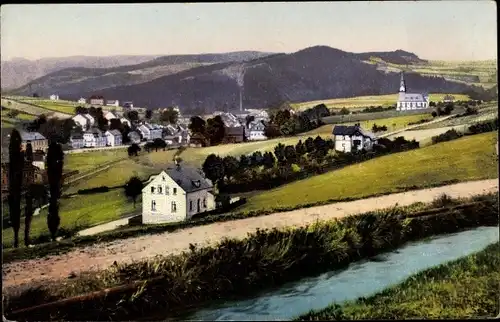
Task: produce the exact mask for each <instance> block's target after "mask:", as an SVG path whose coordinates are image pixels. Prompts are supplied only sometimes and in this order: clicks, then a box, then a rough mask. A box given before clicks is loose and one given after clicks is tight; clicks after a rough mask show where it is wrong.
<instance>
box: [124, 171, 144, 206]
mask: <svg viewBox="0 0 500 322" xmlns="http://www.w3.org/2000/svg"><path fill="white" fill-rule="evenodd" d="M142 188H143V185H142V181H141V179H139V178H138V177H135V176H134V177H132V178H130V179H129V180H128V181H127V183H126V184H125V196H127V197H128V198H131V199H132V201H133V202H134V208H135V206H136V201H137V196H139V195H140V194H141V193H142Z"/></svg>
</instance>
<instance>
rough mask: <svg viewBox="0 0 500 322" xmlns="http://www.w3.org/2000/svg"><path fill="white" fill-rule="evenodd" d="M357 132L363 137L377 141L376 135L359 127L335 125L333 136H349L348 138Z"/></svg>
mask: <svg viewBox="0 0 500 322" xmlns="http://www.w3.org/2000/svg"><path fill="white" fill-rule="evenodd" d="M356 132H359V133H360V134H361V135H362V136H364V137H368V138H371V139H375V135H374V134H373V133H371V132H369V131H365V130H363V128H361V127H359V126H355V125H352V126H347V125H335V126H334V127H333V131H332V134H333V135H347V136H353V135H354V134H356Z"/></svg>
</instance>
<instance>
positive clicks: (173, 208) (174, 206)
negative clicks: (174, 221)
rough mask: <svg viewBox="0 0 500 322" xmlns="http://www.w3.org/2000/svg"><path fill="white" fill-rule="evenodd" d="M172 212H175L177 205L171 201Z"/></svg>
mask: <svg viewBox="0 0 500 322" xmlns="http://www.w3.org/2000/svg"><path fill="white" fill-rule="evenodd" d="M172 212H177V204H176V203H175V201H172Z"/></svg>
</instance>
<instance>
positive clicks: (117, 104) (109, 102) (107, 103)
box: [106, 100, 120, 107]
mask: <svg viewBox="0 0 500 322" xmlns="http://www.w3.org/2000/svg"><path fill="white" fill-rule="evenodd" d="M106 106H116V107H118V106H120V101H118V100H109V101H106Z"/></svg>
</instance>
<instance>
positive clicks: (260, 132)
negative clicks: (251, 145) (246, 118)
mask: <svg viewBox="0 0 500 322" xmlns="http://www.w3.org/2000/svg"><path fill="white" fill-rule="evenodd" d="M265 130H266V126H265V125H264V123H263V122H262V121H253V122H250V124H248V129H247V130H246V131H245V135H246V137H247V140H248V141H260V140H267V136H266V135H265Z"/></svg>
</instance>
